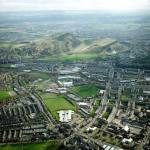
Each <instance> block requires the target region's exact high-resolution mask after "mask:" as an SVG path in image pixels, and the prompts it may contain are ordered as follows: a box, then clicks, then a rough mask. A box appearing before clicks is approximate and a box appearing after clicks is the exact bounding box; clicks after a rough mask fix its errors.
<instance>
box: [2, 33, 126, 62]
mask: <svg viewBox="0 0 150 150" xmlns="http://www.w3.org/2000/svg"><path fill="white" fill-rule="evenodd" d="M128 49H129V47H127V46H126V45H124V44H121V43H119V42H118V41H117V40H115V39H111V38H104V39H98V40H81V39H79V38H78V37H76V36H75V35H73V34H71V33H64V34H59V35H55V36H49V37H45V38H39V39H37V40H34V41H31V42H27V43H12V44H8V45H1V47H0V51H1V56H0V59H1V61H4V60H6V59H7V60H8V61H9V60H10V59H11V60H13V59H15V60H16V61H17V60H18V59H19V58H20V57H23V58H37V59H38V58H39V57H40V58H42V57H48V56H49V57H52V56H61V55H65V56H66V57H67V55H76V54H81V53H82V54H86V53H95V54H101V53H103V54H104V53H105V54H109V55H112V54H113V55H114V54H117V53H120V52H123V51H127V50H128Z"/></svg>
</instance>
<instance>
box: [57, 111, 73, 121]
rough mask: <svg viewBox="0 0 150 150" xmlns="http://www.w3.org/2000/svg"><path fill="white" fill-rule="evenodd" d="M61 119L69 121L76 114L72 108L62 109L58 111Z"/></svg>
mask: <svg viewBox="0 0 150 150" xmlns="http://www.w3.org/2000/svg"><path fill="white" fill-rule="evenodd" d="M58 114H59V121H60V122H69V121H71V117H72V115H73V114H74V111H72V110H60V111H58Z"/></svg>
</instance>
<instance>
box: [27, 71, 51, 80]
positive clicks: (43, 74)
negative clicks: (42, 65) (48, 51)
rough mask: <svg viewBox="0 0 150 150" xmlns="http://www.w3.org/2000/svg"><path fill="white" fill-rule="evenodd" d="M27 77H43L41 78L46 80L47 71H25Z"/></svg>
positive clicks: (47, 76) (47, 77)
mask: <svg viewBox="0 0 150 150" xmlns="http://www.w3.org/2000/svg"><path fill="white" fill-rule="evenodd" d="M27 75H29V77H31V78H34V79H35V80H36V79H39V78H40V79H43V80H48V79H49V74H48V73H47V72H40V71H31V72H29V73H27Z"/></svg>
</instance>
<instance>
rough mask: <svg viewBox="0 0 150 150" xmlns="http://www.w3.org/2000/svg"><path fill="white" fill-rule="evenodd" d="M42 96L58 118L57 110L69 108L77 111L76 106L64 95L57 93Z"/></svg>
mask: <svg viewBox="0 0 150 150" xmlns="http://www.w3.org/2000/svg"><path fill="white" fill-rule="evenodd" d="M41 97H42V98H43V100H44V102H45V104H46V106H47V107H48V109H49V110H50V112H51V113H52V115H53V116H54V117H55V118H56V119H57V120H58V114H57V111H59V110H67V109H71V110H74V111H76V106H75V105H73V104H72V103H70V102H69V101H68V100H66V99H65V98H64V97H63V96H62V95H56V94H49V93H46V94H42V95H41Z"/></svg>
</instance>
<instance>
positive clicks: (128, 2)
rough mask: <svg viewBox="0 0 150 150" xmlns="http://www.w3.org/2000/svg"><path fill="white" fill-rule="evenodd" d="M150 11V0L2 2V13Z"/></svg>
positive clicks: (33, 0) (6, 0)
mask: <svg viewBox="0 0 150 150" xmlns="http://www.w3.org/2000/svg"><path fill="white" fill-rule="evenodd" d="M37 10H104V11H108V10H109V11H138V10H150V0H0V11H37Z"/></svg>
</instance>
